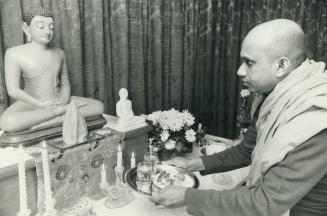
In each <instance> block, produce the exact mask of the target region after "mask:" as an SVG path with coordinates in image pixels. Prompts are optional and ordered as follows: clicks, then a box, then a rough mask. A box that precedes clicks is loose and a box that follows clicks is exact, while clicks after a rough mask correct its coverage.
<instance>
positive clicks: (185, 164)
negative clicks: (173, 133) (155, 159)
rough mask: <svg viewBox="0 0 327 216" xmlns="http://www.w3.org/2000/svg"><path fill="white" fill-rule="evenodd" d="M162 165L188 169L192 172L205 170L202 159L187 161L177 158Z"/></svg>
mask: <svg viewBox="0 0 327 216" xmlns="http://www.w3.org/2000/svg"><path fill="white" fill-rule="evenodd" d="M162 164H168V165H173V166H176V167H181V168H184V169H187V170H189V171H192V172H194V171H200V170H204V169H205V167H204V164H203V162H202V159H201V158H194V159H185V158H183V157H178V156H177V157H174V158H172V159H170V160H167V161H163V162H162Z"/></svg>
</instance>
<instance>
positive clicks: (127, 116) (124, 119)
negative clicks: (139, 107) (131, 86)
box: [116, 88, 145, 129]
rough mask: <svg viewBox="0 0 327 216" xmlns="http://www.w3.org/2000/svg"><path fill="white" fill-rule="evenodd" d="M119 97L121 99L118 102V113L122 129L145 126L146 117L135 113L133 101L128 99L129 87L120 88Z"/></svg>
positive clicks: (119, 125)
mask: <svg viewBox="0 0 327 216" xmlns="http://www.w3.org/2000/svg"><path fill="white" fill-rule="evenodd" d="M119 97H120V99H119V101H118V102H117V104H116V113H117V116H118V117H119V119H118V127H119V128H120V129H129V128H130V127H137V126H144V125H145V120H144V118H142V117H140V116H135V115H134V112H133V109H132V101H130V100H129V99H127V97H128V91H127V89H125V88H121V89H120V90H119Z"/></svg>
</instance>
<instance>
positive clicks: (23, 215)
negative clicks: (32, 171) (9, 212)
mask: <svg viewBox="0 0 327 216" xmlns="http://www.w3.org/2000/svg"><path fill="white" fill-rule="evenodd" d="M18 175H19V207H20V210H19V212H18V213H17V216H29V215H30V214H31V210H30V209H28V207H27V191H26V172H25V158H24V151H23V147H22V145H20V146H19V159H18Z"/></svg>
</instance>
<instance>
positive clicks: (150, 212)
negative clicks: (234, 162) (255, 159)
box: [94, 144, 249, 216]
mask: <svg viewBox="0 0 327 216" xmlns="http://www.w3.org/2000/svg"><path fill="white" fill-rule="evenodd" d="M225 148H226V146H225V145H223V144H222V145H218V144H217V151H222V150H224V149H225ZM211 150H212V152H214V150H213V149H211ZM194 152H195V154H198V153H199V152H200V151H199V149H194ZM248 171H249V168H248V167H245V168H241V169H237V170H233V171H230V172H225V173H218V174H211V175H207V176H201V175H200V174H199V172H195V174H196V176H197V177H198V179H199V182H200V186H199V189H205V190H206V189H216V190H224V189H230V188H233V187H235V186H236V185H238V184H239V183H240V182H241V181H243V180H244V179H245V178H246V176H247V174H248ZM221 175H229V176H231V177H232V181H231V182H230V184H227V185H221V184H219V183H218V182H217V179H218V178H219V176H221ZM134 195H135V200H134V201H133V202H131V203H129V204H128V205H126V206H123V207H120V208H117V209H108V208H106V207H105V204H104V203H105V200H106V198H104V199H101V200H99V201H96V202H94V206H95V210H96V212H97V214H98V215H99V216H125V215H126V216H131V215H133V216H187V215H188V214H187V212H186V207H185V206H184V207H181V208H176V209H168V208H163V207H162V206H158V207H156V206H155V204H154V203H152V202H151V201H149V197H148V196H147V195H142V194H140V193H138V192H134Z"/></svg>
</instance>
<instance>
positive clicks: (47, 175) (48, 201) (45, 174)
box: [42, 140, 56, 213]
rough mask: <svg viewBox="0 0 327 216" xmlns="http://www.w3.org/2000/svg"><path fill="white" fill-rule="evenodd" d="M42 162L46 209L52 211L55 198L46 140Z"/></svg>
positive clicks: (43, 143)
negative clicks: (52, 189)
mask: <svg viewBox="0 0 327 216" xmlns="http://www.w3.org/2000/svg"><path fill="white" fill-rule="evenodd" d="M42 164H43V177H44V191H45V211H46V212H47V213H52V212H54V211H56V210H55V208H54V200H53V198H52V192H51V181H50V170H49V161H48V150H47V145H46V142H45V141H44V140H43V142H42Z"/></svg>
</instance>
